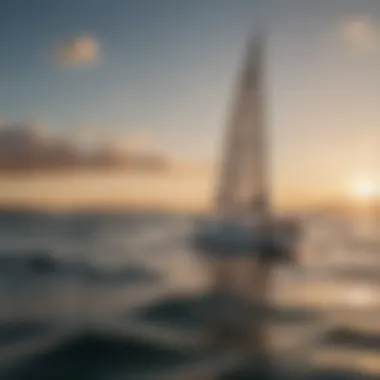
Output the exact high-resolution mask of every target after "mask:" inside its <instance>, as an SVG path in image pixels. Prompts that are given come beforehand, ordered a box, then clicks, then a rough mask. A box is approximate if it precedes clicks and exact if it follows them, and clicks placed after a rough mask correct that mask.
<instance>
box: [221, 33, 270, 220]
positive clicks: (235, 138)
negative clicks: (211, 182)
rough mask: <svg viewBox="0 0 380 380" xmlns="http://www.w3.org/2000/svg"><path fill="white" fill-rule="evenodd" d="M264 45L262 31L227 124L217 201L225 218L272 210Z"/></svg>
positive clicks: (249, 55) (254, 40)
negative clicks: (268, 161) (267, 152)
mask: <svg viewBox="0 0 380 380" xmlns="http://www.w3.org/2000/svg"><path fill="white" fill-rule="evenodd" d="M263 45H264V40H263V38H262V36H261V35H260V36H255V37H253V38H252V39H251V40H250V41H249V44H248V47H247V53H246V59H245V62H244V65H243V69H242V71H241V73H240V78H239V81H238V91H237V94H236V98H235V105H234V108H233V110H232V115H231V119H230V122H229V125H228V126H227V133H226V136H225V147H224V156H223V159H222V163H221V164H222V165H221V166H222V167H221V173H220V183H219V192H218V194H217V201H216V203H217V204H216V208H217V213H218V214H219V216H220V217H222V218H224V219H240V218H247V217H248V218H249V217H257V218H263V217H264V218H265V217H267V216H268V213H269V205H268V203H269V200H268V190H269V189H268V178H267V157H266V151H267V149H266V135H265V122H264V110H263V106H264V102H263Z"/></svg>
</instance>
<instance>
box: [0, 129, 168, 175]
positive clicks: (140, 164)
mask: <svg viewBox="0 0 380 380" xmlns="http://www.w3.org/2000/svg"><path fill="white" fill-rule="evenodd" d="M142 136H143V135H141V141H140V144H142V143H143V141H144V139H143V138H142ZM94 137H96V136H94ZM135 137H136V141H135V142H133V144H132V145H133V146H136V147H137V146H139V147H140V148H139V149H138V150H137V152H138V154H134V153H135V152H136V151H133V150H128V149H124V150H121V149H118V145H116V143H114V142H117V141H121V142H122V141H125V140H124V137H123V136H119V138H117V136H115V138H114V140H113V141H109V140H108V139H101V138H99V139H98V141H96V139H95V140H94V141H93V144H91V145H92V146H91V149H88V148H89V147H88V141H87V140H85V141H79V140H78V138H77V137H76V136H72V137H69V138H59V137H57V136H54V134H52V133H48V131H47V130H46V128H41V126H39V125H32V124H17V125H15V124H8V125H3V126H2V127H1V128H0V171H15V170H18V171H20V170H21V171H24V170H44V169H54V170H59V169H67V168H113V167H125V168H131V169H143V170H145V169H150V168H153V169H157V168H158V169H160V168H163V165H164V166H165V165H166V164H167V159H166V157H165V156H164V155H162V154H160V153H159V152H157V151H156V150H152V149H148V148H147V147H148V146H144V145H138V144H137V142H138V141H139V140H138V139H137V136H135ZM131 141H133V139H131Z"/></svg>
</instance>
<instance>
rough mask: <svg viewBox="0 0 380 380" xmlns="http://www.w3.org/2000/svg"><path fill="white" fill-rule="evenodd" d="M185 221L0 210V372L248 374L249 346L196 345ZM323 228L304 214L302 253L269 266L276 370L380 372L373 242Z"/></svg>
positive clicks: (200, 276) (99, 376) (198, 291)
mask: <svg viewBox="0 0 380 380" xmlns="http://www.w3.org/2000/svg"><path fill="white" fill-rule="evenodd" d="M191 228H192V218H191V217H189V216H186V215H169V214H42V213H41V214H37V213H2V214H0V375H1V376H0V378H1V379H5V380H34V379H36V380H37V379H38V380H45V379H46V380H55V379H67V378H70V379H85V380H86V379H94V380H114V379H120V380H121V379H142V380H147V379H188V380H189V379H194V380H195V379H200V378H202V379H210V380H211V379H220V380H222V379H240V378H241V379H243V378H246V379H248V378H252V372H250V369H249V367H252V366H257V363H256V362H255V360H256V359H254V358H253V357H252V356H248V357H247V355H246V353H244V354H243V353H242V352H240V351H239V352H238V353H236V352H235V351H234V352H230V351H231V350H228V349H227V350H225V349H215V348H213V349H210V348H209V347H203V346H202V345H199V341H200V339H199V335H201V336H202V334H204V332H202V331H201V332H200V325H201V323H202V322H201V321H204V319H202V316H203V315H201V314H202V313H200V312H199V311H200V310H206V309H207V307H208V308H209V309H210V304H211V302H209V301H210V300H209V299H208V298H207V297H205V296H204V294H206V291H207V287H208V284H209V280H210V273H209V272H208V269H207V265H205V264H206V263H204V262H202V260H201V259H200V258H199V256H198V255H197V254H196V252H193V251H192V249H191V246H190V244H189V241H190V237H191ZM324 233H325V234H324V235H323V234H322V235H323V237H322V238H321V228H320V226H319V236H317V237H316V236H315V235H318V234H316V232H315V225H313V224H310V225H305V233H304V238H303V240H302V242H301V244H300V255H299V258H300V260H299V263H298V264H297V265H293V266H285V267H279V268H276V269H275V271H274V272H275V273H274V276H273V291H272V295H271V297H272V298H271V308H270V310H268V311H267V313H268V314H267V320H268V324H269V325H270V329H269V330H270V331H269V332H270V334H268V337H269V338H268V341H270V342H271V344H272V345H271V353H272V354H273V355H271V356H272V357H273V358H274V359H273V361H272V363H279V364H278V365H277V364H276V365H275V364H272V365H271V367H273V368H275V369H276V371H274V372H273V374H272V376H273V378H276V379H277V378H285V377H286V376H285V374H286V373H291V375H289V377H290V378H294V376H295V373H296V374H297V376H301V374H303V375H302V376H304V378H355V379H356V378H361V377H360V376H362V375H363V376H367V377H364V378H370V377H369V376H375V378H376V376H377V375H378V374H380V365H378V364H376V363H380V339H379V338H378V336H379V337H380V323H379V322H378V321H379V320H380V319H379V317H380V313H379V312H378V311H380V286H379V285H380V280H379V279H380V276H378V274H380V257H379V256H378V255H379V254H380V252H379V251H378V248H377V247H378V245H377V244H376V243H375V242H374V241H372V240H371V241H368V240H367V241H365V242H363V241H362V240H358V239H356V240H355V241H354V238H353V237H350V239H348V238H347V234H346V233H344V234H343V233H340V232H339V229H336V230H334V231H332V229H331V226H330V225H326V226H325V228H324ZM375 235H376V234H375ZM202 297H203V298H202ZM202 305H203V306H202ZM205 305H206V306H207V307H206V308H205V307H204V306H205ZM236 310H238V308H237V309H236ZM233 312H234V311H233ZM235 314H236V311H235ZM211 324H212V323H211ZM378 334H379V335H378ZM289 368H290V370H289ZM310 368H313V370H312V371H311V370H310ZM295 369H296V370H297V371H294V370H295ZM292 371H293V372H292ZM310 371H311V372H310ZM255 373H256V376H257V371H256V372H255ZM274 373H276V374H274ZM244 376H245V377H244ZM353 376H356V377H353Z"/></svg>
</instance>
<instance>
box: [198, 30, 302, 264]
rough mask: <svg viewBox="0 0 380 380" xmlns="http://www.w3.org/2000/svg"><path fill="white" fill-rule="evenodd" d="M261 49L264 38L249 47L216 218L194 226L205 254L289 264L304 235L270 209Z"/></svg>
mask: <svg viewBox="0 0 380 380" xmlns="http://www.w3.org/2000/svg"><path fill="white" fill-rule="evenodd" d="M263 45H264V44H263V39H262V38H261V36H260V37H256V36H255V37H254V38H253V39H252V40H251V41H249V44H248V49H247V55H246V59H245V62H244V66H243V70H242V72H241V75H240V78H239V81H238V92H237V96H236V99H235V104H234V107H233V110H232V115H231V116H232V117H231V120H230V123H229V125H228V126H227V131H226V135H225V146H224V152H223V157H222V160H221V170H220V182H219V187H218V189H217V194H216V201H215V212H214V215H213V216H212V217H210V218H206V219H202V220H198V221H197V223H196V228H195V233H194V240H193V242H194V244H195V246H196V248H197V249H198V250H200V251H201V252H203V253H207V254H216V255H221V254H224V255H229V254H232V255H234V256H236V255H238V254H243V255H247V254H248V255H257V254H264V256H265V257H267V258H276V259H278V258H279V257H282V258H285V257H287V256H289V254H290V253H291V252H293V251H294V245H295V243H296V242H297V237H298V235H299V232H300V231H299V226H298V224H297V223H296V221H295V220H294V219H279V218H275V217H274V215H273V212H272V209H271V205H270V199H269V193H270V191H269V187H270V186H269V176H268V173H269V170H268V155H267V151H268V145H267V142H268V141H267V130H266V125H265V115H264V101H263V99H264V94H263V89H264V86H263V72H262V69H263V64H262V60H263ZM285 253H286V254H285Z"/></svg>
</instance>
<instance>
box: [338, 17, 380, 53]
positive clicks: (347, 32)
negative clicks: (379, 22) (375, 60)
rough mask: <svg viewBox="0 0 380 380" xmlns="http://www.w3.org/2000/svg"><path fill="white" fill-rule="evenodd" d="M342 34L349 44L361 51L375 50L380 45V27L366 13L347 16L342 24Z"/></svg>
mask: <svg viewBox="0 0 380 380" xmlns="http://www.w3.org/2000/svg"><path fill="white" fill-rule="evenodd" d="M340 36H341V37H342V39H343V41H344V42H345V43H346V44H347V45H348V46H350V47H351V48H353V49H354V50H356V51H359V52H366V53H368V52H374V51H376V50H377V49H378V46H379V37H380V36H379V29H378V28H377V26H376V25H375V24H374V22H373V21H372V20H371V18H370V17H369V16H366V15H356V16H350V17H347V18H346V19H345V20H344V21H343V22H342V24H341V27H340Z"/></svg>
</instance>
